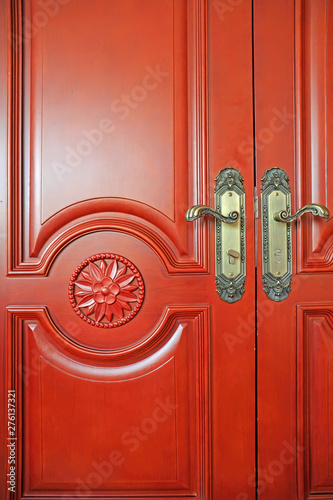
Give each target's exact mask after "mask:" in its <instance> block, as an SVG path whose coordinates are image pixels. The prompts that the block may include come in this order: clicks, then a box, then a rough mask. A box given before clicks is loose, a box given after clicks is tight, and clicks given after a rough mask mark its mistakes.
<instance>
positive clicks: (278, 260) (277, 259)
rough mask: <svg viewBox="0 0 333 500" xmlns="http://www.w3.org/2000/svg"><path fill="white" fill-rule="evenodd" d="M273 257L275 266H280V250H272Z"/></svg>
mask: <svg viewBox="0 0 333 500" xmlns="http://www.w3.org/2000/svg"><path fill="white" fill-rule="evenodd" d="M274 257H275V262H276V263H277V264H281V262H282V250H280V248H277V249H276V250H274Z"/></svg>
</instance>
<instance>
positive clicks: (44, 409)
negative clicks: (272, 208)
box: [0, 0, 255, 500]
mask: <svg viewBox="0 0 333 500" xmlns="http://www.w3.org/2000/svg"><path fill="white" fill-rule="evenodd" d="M0 19H1V21H0V22H1V30H0V33H1V74H2V75H7V79H2V80H1V96H0V99H1V104H0V107H1V111H2V112H1V120H2V127H1V128H2V130H6V129H7V135H5V134H3V135H2V136H1V151H2V156H1V158H2V177H1V179H2V182H1V184H0V189H1V201H2V202H1V223H2V232H1V236H2V243H3V244H2V245H1V261H0V262H1V267H2V283H1V291H2V292H1V293H2V299H1V305H2V307H1V314H2V320H1V324H2V326H3V329H2V332H3V337H2V347H3V353H4V355H3V358H2V359H3V361H4V372H3V373H4V378H3V381H4V383H3V384H2V387H1V391H2V394H1V400H2V401H3V403H4V405H3V413H2V417H3V419H2V422H3V423H2V426H1V471H2V477H3V478H4V477H5V474H7V476H6V478H7V480H6V481H5V480H2V481H1V484H0V491H1V498H15V499H21V498H35V499H46V498H48V499H53V498H54V499H55V498H72V497H75V498H86V497H89V498H115V499H116V498H151V499H153V498H156V499H157V498H178V497H181V498H192V497H196V498H200V499H202V500H203V499H207V500H208V499H210V498H214V499H221V498H226V499H231V498H236V497H237V496H239V498H241V496H242V495H243V496H244V495H247V498H251V499H254V498H255V488H254V487H253V484H251V480H250V481H249V478H251V477H252V478H253V475H254V466H255V353H254V341H255V320H254V317H255V303H254V299H255V280H254V271H255V267H254V231H253V227H254V221H253V187H254V185H253V175H254V171H253V160H252V157H251V156H250V157H246V156H244V154H243V152H242V151H241V150H240V149H239V148H238V146H239V144H241V143H242V141H244V138H251V137H252V136H253V130H252V123H253V110H252V5H251V2H250V0H244V1H243V2H239V1H233V2H231V1H229V2H228V5H227V9H226V8H225V7H224V5H223V3H222V4H221V3H220V2H214V1H206V0H190V1H185V0H177V1H176V2H172V1H171V0H154V1H152V0H140V1H137V0H121V1H120V0H94V1H93V0H43V1H37V0H24V1H21V0H2V1H1V17H0ZM208 131H209V133H208ZM5 159H7V160H6V161H4V160H5ZM5 165H7V168H6V167H5ZM227 166H235V167H237V168H239V169H240V170H241V173H242V175H243V177H244V179H245V180H244V185H245V189H246V200H247V206H246V211H247V261H248V266H247V281H246V293H245V294H244V296H243V298H242V300H241V301H239V302H237V303H235V304H227V303H226V302H223V301H221V299H220V298H219V296H218V295H217V293H216V291H215V288H216V286H215V273H214V260H215V245H214V225H213V221H198V222H196V223H191V224H189V223H187V222H186V221H185V218H184V215H185V211H186V209H187V208H189V207H190V206H191V205H194V204H195V203H206V204H208V205H212V204H213V191H214V179H215V177H216V175H217V174H218V172H219V170H220V169H222V168H224V167H227ZM6 180H7V186H8V187H7V188H6ZM5 276H6V277H5ZM74 282H75V283H76V282H79V283H78V284H77V285H74ZM87 308H89V310H88V309H87ZM87 311H89V312H87ZM244 315H245V317H247V318H251V321H250V326H247V328H246V330H245V331H244V330H243V323H242V322H241V321H238V320H237V318H242V317H244ZM236 333H237V334H238V333H239V334H240V335H241V336H242V339H241V341H240V342H237V349H235V346H234V341H233V339H234V338H235V334H236Z"/></svg>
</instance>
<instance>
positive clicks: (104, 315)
mask: <svg viewBox="0 0 333 500" xmlns="http://www.w3.org/2000/svg"><path fill="white" fill-rule="evenodd" d="M68 295H69V301H70V303H71V305H72V307H73V309H74V311H75V312H76V314H77V315H78V316H79V317H80V318H81V319H82V320H83V321H86V322H87V323H88V324H90V325H94V326H98V327H100V328H114V327H117V326H121V325H124V324H125V323H128V321H130V320H131V319H132V318H134V316H135V315H136V314H137V313H138V312H139V309H140V308H141V306H142V303H143V298H144V283H143V279H142V276H141V274H140V272H139V270H138V269H137V268H136V267H135V265H134V264H133V263H132V262H130V261H129V260H128V259H126V258H125V257H122V256H120V255H116V254H112V253H102V254H97V255H92V256H91V257H88V258H87V259H86V260H84V261H83V262H81V264H80V265H79V266H78V267H77V268H76V269H75V271H74V273H73V275H72V277H71V280H70V283H69V287H68Z"/></svg>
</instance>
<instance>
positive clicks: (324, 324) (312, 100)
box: [254, 0, 333, 500]
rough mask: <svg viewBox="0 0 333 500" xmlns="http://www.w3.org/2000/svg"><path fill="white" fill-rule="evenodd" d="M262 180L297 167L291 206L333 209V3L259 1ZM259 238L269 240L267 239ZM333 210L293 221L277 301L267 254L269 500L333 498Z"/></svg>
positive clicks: (264, 344)
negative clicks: (273, 171)
mask: <svg viewBox="0 0 333 500" xmlns="http://www.w3.org/2000/svg"><path fill="white" fill-rule="evenodd" d="M254 7H255V8H254V54H255V57H254V65H255V82H254V83H255V109H256V114H255V116H256V120H255V125H256V136H257V179H258V181H259V180H260V178H261V177H262V175H263V173H264V171H265V170H266V169H268V168H271V167H275V166H278V167H281V168H283V169H284V170H286V172H287V173H288V176H289V177H290V183H291V192H292V210H293V211H294V210H295V209H297V208H300V207H301V206H303V205H305V204H307V203H314V202H317V203H322V204H324V205H326V206H327V207H328V208H329V209H330V211H331V213H332V209H333V199H332V189H330V188H331V186H332V175H333V165H332V158H331V156H332V154H331V148H332V146H331V142H332V140H331V138H332V127H331V119H332V118H331V109H332V97H333V93H332V78H331V75H332V67H331V66H332V65H331V64H330V61H331V58H332V46H333V45H332V40H333V30H332V13H333V12H332V7H333V6H332V2H325V1H318V2H312V1H310V0H309V1H307V0H304V1H303V0H296V1H293V0H283V1H281V2H275V1H274V0H272V1H266V0H265V1H261V0H258V1H255V3H254ZM259 243H260V242H259ZM332 243H333V231H332V218H331V219H330V220H329V221H328V222H327V223H325V222H324V223H323V221H320V220H318V219H316V218H312V217H310V216H306V217H303V218H302V220H301V221H298V222H297V223H296V224H294V225H293V273H294V277H293V282H292V291H291V293H290V296H289V297H288V299H287V300H285V301H283V302H281V303H273V302H270V301H268V299H267V297H266V295H265V294H264V292H263V289H262V288H263V286H262V283H261V259H259V260H258V263H259V267H258V308H259V310H260V308H261V309H262V311H263V314H262V315H261V316H260V317H259V316H258V419H259V420H258V452H259V458H258V491H259V498H260V499H263V500H264V499H267V500H280V499H282V498H283V499H285V500H294V499H299V500H304V499H309V498H311V499H319V498H327V499H332V498H333V495H332V478H331V471H332V443H331V441H332V440H331V438H330V437H329V436H330V434H329V433H330V432H331V425H332V414H331V408H332V402H333V392H332V377H331V370H332V369H331V353H332V326H333V325H332V292H331V290H332V250H333V244H332Z"/></svg>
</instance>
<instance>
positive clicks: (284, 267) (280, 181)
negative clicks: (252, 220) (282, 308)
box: [261, 167, 292, 302]
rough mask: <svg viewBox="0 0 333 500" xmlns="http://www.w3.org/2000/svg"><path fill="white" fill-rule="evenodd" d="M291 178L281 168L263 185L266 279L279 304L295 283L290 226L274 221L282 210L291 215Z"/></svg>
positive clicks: (270, 295)
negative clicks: (275, 215) (293, 278)
mask: <svg viewBox="0 0 333 500" xmlns="http://www.w3.org/2000/svg"><path fill="white" fill-rule="evenodd" d="M290 204H291V195H290V186H289V178H288V176H287V174H286V172H285V171H284V170H282V169H280V168H276V167H274V168H271V169H270V170H266V172H265V174H264V176H263V178H262V185H261V221H262V263H263V270H262V280H263V284H264V291H265V293H266V295H267V297H268V298H269V299H271V300H274V301H275V302H279V301H281V300H284V299H286V298H287V297H288V295H289V293H290V290H291V287H290V285H291V280H292V250H291V227H290V223H286V224H285V223H281V222H278V221H276V220H274V214H276V213H278V212H280V211H281V210H284V211H287V212H288V213H290Z"/></svg>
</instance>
